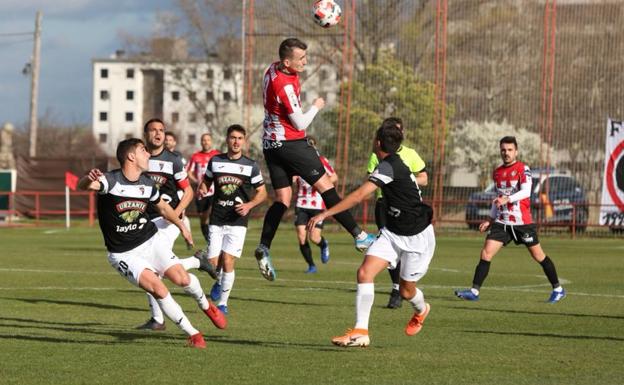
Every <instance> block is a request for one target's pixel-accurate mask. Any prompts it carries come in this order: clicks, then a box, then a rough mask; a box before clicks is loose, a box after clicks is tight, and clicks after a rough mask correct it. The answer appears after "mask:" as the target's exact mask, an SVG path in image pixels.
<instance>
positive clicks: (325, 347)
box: [206, 336, 345, 352]
mask: <svg viewBox="0 0 624 385" xmlns="http://www.w3.org/2000/svg"><path fill="white" fill-rule="evenodd" d="M206 341H207V342H209V343H223V344H233V345H242V346H257V347H264V348H293V347H295V348H301V349H309V350H315V351H322V352H344V350H345V349H339V348H336V347H332V346H331V345H329V344H326V343H323V344H306V343H296V342H277V341H258V340H255V341H254V340H241V339H234V338H230V337H226V336H206Z"/></svg>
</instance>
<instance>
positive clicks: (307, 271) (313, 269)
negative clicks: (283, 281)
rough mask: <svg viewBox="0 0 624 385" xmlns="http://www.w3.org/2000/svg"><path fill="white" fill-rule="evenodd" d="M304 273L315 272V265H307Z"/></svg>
mask: <svg viewBox="0 0 624 385" xmlns="http://www.w3.org/2000/svg"><path fill="white" fill-rule="evenodd" d="M305 273H306V274H314V273H316V266H314V265H312V266H310V267H308V270H306V271H305Z"/></svg>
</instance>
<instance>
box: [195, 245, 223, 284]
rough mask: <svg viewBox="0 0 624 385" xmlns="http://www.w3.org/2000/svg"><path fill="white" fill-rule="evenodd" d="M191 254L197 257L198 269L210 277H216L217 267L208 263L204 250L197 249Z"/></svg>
mask: <svg viewBox="0 0 624 385" xmlns="http://www.w3.org/2000/svg"><path fill="white" fill-rule="evenodd" d="M193 256H194V257H195V258H197V259H199V270H201V271H203V272H206V273H208V275H209V276H210V277H211V278H212V279H217V277H218V274H217V269H216V268H215V267H214V265H213V264H212V263H210V261H209V258H208V252H207V251H206V250H197V251H196V252H195V254H194V255H193Z"/></svg>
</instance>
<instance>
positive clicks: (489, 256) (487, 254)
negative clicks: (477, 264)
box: [481, 249, 494, 262]
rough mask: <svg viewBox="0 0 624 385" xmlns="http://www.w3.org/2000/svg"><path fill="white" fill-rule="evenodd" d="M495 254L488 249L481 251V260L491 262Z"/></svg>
mask: <svg viewBox="0 0 624 385" xmlns="http://www.w3.org/2000/svg"><path fill="white" fill-rule="evenodd" d="M493 256H494V253H491V252H489V251H488V250H487V249H481V259H483V260H484V261H488V262H489V261H491V260H492V257H493Z"/></svg>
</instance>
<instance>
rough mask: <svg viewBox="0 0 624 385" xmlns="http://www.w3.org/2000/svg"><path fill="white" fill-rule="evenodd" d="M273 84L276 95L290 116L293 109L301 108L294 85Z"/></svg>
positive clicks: (287, 83) (281, 82)
mask: <svg viewBox="0 0 624 385" xmlns="http://www.w3.org/2000/svg"><path fill="white" fill-rule="evenodd" d="M274 84H275V87H276V88H277V89H276V94H277V96H278V97H279V99H280V102H281V104H282V105H283V106H284V108H286V112H287V113H288V114H292V113H293V112H294V109H295V108H301V106H300V105H299V97H298V96H297V93H296V92H295V85H294V84H292V83H290V82H283V81H278V82H276V83H274Z"/></svg>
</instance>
